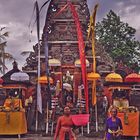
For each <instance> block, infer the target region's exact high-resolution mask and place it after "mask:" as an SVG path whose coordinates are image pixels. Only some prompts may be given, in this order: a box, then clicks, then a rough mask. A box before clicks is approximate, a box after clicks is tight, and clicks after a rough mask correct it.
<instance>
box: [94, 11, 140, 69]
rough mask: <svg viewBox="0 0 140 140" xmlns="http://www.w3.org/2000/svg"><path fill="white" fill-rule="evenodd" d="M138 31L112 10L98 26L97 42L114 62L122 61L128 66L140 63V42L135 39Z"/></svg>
mask: <svg viewBox="0 0 140 140" xmlns="http://www.w3.org/2000/svg"><path fill="white" fill-rule="evenodd" d="M135 33H136V30H135V29H134V28H132V27H130V26H129V25H128V23H123V22H122V21H121V20H120V17H119V16H117V15H116V14H115V13H114V12H113V11H112V10H111V11H110V12H109V13H108V14H107V17H106V18H103V20H102V21H101V22H98V23H97V24H96V38H97V41H98V42H99V43H100V44H102V45H103V46H104V49H105V50H106V52H108V53H109V55H110V56H111V57H112V58H113V60H114V62H118V61H120V60H121V61H122V62H123V63H124V64H126V65H127V66H129V67H131V66H132V65H134V64H135V65H137V66H138V63H139V61H140V42H139V41H136V39H135Z"/></svg>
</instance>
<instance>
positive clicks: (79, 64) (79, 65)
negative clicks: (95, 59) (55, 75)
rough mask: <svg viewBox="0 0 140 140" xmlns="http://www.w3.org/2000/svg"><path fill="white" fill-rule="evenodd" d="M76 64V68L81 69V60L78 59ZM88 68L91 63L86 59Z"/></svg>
mask: <svg viewBox="0 0 140 140" xmlns="http://www.w3.org/2000/svg"><path fill="white" fill-rule="evenodd" d="M74 64H75V67H81V61H80V59H77V60H76V61H75V63H74ZM86 67H89V61H88V60H87V59H86Z"/></svg>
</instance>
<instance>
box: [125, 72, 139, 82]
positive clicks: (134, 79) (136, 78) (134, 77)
mask: <svg viewBox="0 0 140 140" xmlns="http://www.w3.org/2000/svg"><path fill="white" fill-rule="evenodd" d="M125 82H140V75H139V74H137V73H131V74H129V75H127V76H126V77H125Z"/></svg>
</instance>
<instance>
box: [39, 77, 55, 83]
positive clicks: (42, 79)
mask: <svg viewBox="0 0 140 140" xmlns="http://www.w3.org/2000/svg"><path fill="white" fill-rule="evenodd" d="M48 80H49V82H50V84H53V79H52V78H51V77H47V76H46V75H45V76H41V77H39V78H38V82H39V83H40V84H48Z"/></svg>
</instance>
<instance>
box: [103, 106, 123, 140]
mask: <svg viewBox="0 0 140 140" xmlns="http://www.w3.org/2000/svg"><path fill="white" fill-rule="evenodd" d="M110 114H111V117H109V118H108V119H107V121H106V131H105V137H104V140H120V139H121V135H122V133H123V131H122V130H123V128H122V122H121V120H120V118H118V117H117V108H116V107H115V106H112V107H111V108H110Z"/></svg>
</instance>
